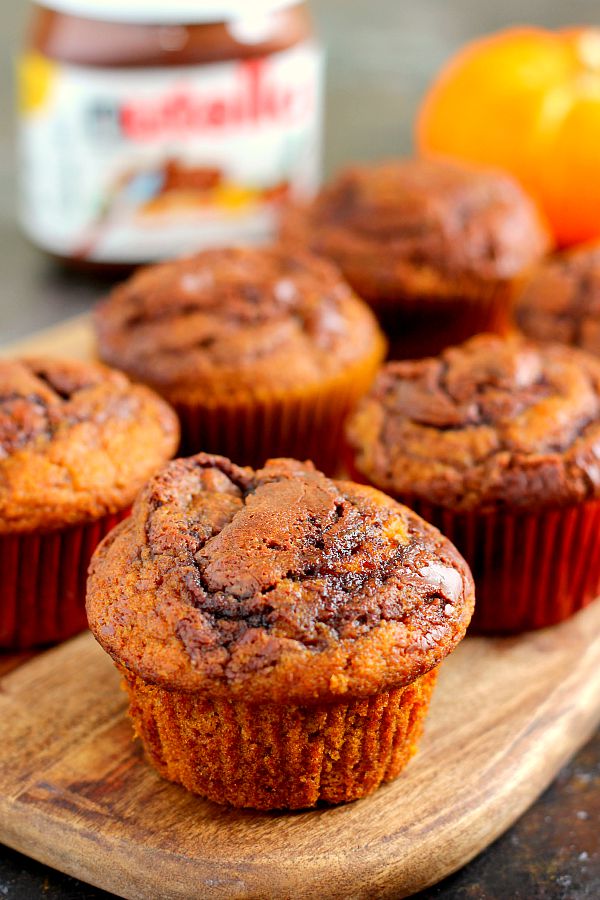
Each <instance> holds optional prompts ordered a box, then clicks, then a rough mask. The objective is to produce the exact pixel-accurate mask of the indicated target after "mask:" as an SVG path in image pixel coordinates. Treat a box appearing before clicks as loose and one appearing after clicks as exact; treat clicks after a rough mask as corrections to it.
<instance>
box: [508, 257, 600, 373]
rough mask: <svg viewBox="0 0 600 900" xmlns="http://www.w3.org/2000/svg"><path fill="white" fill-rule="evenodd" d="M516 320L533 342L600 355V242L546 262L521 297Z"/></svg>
mask: <svg viewBox="0 0 600 900" xmlns="http://www.w3.org/2000/svg"><path fill="white" fill-rule="evenodd" d="M515 317H516V321H517V325H518V326H519V328H520V329H521V330H522V331H523V332H524V333H525V334H526V335H527V336H528V337H530V338H532V339H534V340H537V341H554V342H559V343H562V344H571V345H574V346H577V347H581V348H582V349H583V350H587V351H588V352H590V353H594V354H595V355H596V356H600V243H599V242H596V243H592V244H585V245H583V246H581V247H575V248H574V249H572V250H569V251H566V252H564V253H560V254H557V255H556V256H553V257H551V258H549V259H548V260H547V261H546V262H544V263H543V264H542V265H541V266H540V267H539V268H538V269H537V270H536V272H535V274H534V276H533V278H532V279H531V281H530V282H529V283H528V285H527V287H526V288H525V290H524V292H523V294H522V295H521V297H520V298H519V301H518V303H517V307H516V311H515Z"/></svg>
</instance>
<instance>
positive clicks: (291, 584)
mask: <svg viewBox="0 0 600 900" xmlns="http://www.w3.org/2000/svg"><path fill="white" fill-rule="evenodd" d="M472 607H473V584H472V579H471V575H470V573H469V570H468V568H467V566H466V564H465V562H464V560H463V559H462V558H461V556H460V555H459V554H458V552H457V551H456V550H455V548H454V547H453V546H452V544H450V542H449V541H448V540H446V538H444V537H443V536H442V535H441V534H440V533H439V532H438V531H437V530H436V529H435V528H433V527H432V526H430V525H428V524H427V523H425V522H423V521H422V520H421V519H420V518H419V517H418V516H417V515H415V514H414V513H413V512H411V511H410V510H408V509H406V508H405V507H403V506H400V505H399V504H398V503H396V502H395V501H393V500H391V499H390V498H389V497H386V496H385V495H384V494H381V493H380V492H379V491H376V490H373V489H372V488H369V487H363V486H359V485H356V484H353V483H351V482H342V481H331V480H329V479H328V478H327V477H325V476H324V475H323V474H321V473H320V472H318V471H316V470H315V469H314V467H313V466H312V464H311V463H300V462H296V461H294V460H289V459H277V460H270V461H269V462H268V463H267V464H266V466H265V467H264V468H263V469H260V470H258V471H253V470H252V469H250V468H240V467H238V466H236V465H234V464H233V463H231V462H230V461H229V460H227V459H225V458H223V457H219V456H210V455H207V454H204V453H201V454H198V455H197V456H194V457H191V458H190V459H178V460H176V461H175V462H173V463H170V464H169V465H167V466H165V467H164V468H163V469H162V470H161V471H160V472H159V473H158V474H157V475H155V476H154V478H153V479H152V480H151V481H150V482H149V484H148V485H147V487H146V488H145V490H144V491H143V492H142V493H141V494H140V496H139V497H138V499H137V500H136V503H135V505H134V509H133V514H132V517H131V518H130V519H128V520H127V521H125V522H123V523H122V524H121V525H119V526H118V527H117V528H116V529H115V530H114V531H113V532H112V533H111V534H110V535H109V536H108V537H107V538H106V540H105V541H104V542H103V543H102V544H101V545H100V547H99V548H98V550H97V551H96V554H95V556H94V559H93V561H92V565H91V567H90V578H89V582H88V599H87V609H88V618H89V623H90V627H91V629H92V631H93V633H94V634H95V636H96V638H97V640H98V641H99V642H100V644H101V645H102V646H103V647H104V649H105V650H106V651H107V652H108V653H110V655H111V656H112V657H113V659H114V660H115V662H116V664H117V666H118V668H119V669H120V671H121V672H122V674H123V676H124V683H125V686H126V688H127V690H128V692H129V697H130V715H131V717H132V719H133V722H134V727H135V731H136V733H137V735H138V736H139V737H140V738H141V740H142V742H143V745H144V747H145V750H146V754H147V756H148V759H149V761H150V762H151V763H152V765H153V766H154V767H155V768H156V769H157V770H158V772H159V773H160V774H161V775H163V776H164V777H165V778H168V779H170V780H171V781H175V782H179V783H180V784H182V785H183V786H184V787H186V788H187V789H188V790H190V791H192V792H194V793H196V794H200V795H201V796H203V797H207V798H209V799H210V800H214V801H216V802H218V803H224V804H230V805H232V806H239V807H254V808H258V809H282V808H283V809H296V808H302V807H309V806H314V805H315V804H316V803H317V802H318V801H326V802H328V803H340V802H344V801H348V800H354V799H356V798H358V797H362V796H364V795H365V794H368V793H370V792H371V791H374V790H375V789H376V788H377V787H378V786H379V784H380V783H381V782H382V781H389V780H390V779H392V778H395V777H396V776H397V775H398V773H399V772H400V770H401V769H402V768H403V767H404V766H405V764H406V763H407V762H408V760H409V758H410V757H411V756H412V754H413V753H414V751H415V748H416V744H417V741H418V740H419V736H420V734H421V730H422V727H423V719H424V716H425V714H426V711H427V707H428V704H429V698H430V695H431V691H432V689H433V685H434V682H435V678H436V673H437V667H438V666H439V664H440V663H441V662H442V660H443V659H444V657H445V656H446V655H447V654H448V653H450V652H451V651H452V650H453V649H454V648H455V646H456V645H457V643H458V642H459V641H460V640H461V638H462V637H463V635H464V632H465V629H466V627H467V625H468V622H469V619H470V616H471V612H472Z"/></svg>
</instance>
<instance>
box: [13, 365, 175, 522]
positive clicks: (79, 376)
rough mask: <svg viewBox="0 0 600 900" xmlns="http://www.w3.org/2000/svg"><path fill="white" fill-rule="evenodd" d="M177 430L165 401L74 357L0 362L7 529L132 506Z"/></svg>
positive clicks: (170, 450) (87, 517)
mask: <svg viewBox="0 0 600 900" xmlns="http://www.w3.org/2000/svg"><path fill="white" fill-rule="evenodd" d="M178 436H179V431H178V426H177V420H176V417H175V414H174V413H173V412H172V410H171V409H170V408H169V407H168V406H167V404H166V403H164V401H162V400H161V399H160V398H158V397H157V396H155V395H154V394H153V393H152V392H151V391H150V390H148V389H147V388H144V387H140V386H134V385H132V384H130V382H129V381H128V379H127V378H126V377H125V376H124V375H122V374H121V373H118V372H113V371H111V370H109V369H106V368H105V367H104V366H100V365H95V364H92V363H83V362H78V361H75V360H69V361H66V360H56V359H51V358H32V359H24V360H16V359H3V360H0V534H11V533H15V532H28V531H34V530H36V531H37V530H40V531H45V530H51V529H53V528H58V527H63V526H67V525H73V524H76V523H82V522H85V521H88V520H91V519H95V518H98V517H100V516H104V515H106V514H107V513H113V512H117V511H120V510H123V509H125V508H126V507H127V506H129V504H130V503H131V502H132V501H133V498H134V497H135V494H136V493H137V491H138V490H139V488H140V487H141V486H142V484H143V483H144V481H145V480H146V479H147V478H148V476H149V475H150V474H151V473H152V472H153V471H154V470H155V469H156V468H157V467H158V466H159V465H160V464H161V463H163V462H164V461H165V459H168V458H169V456H171V455H172V453H173V452H174V451H175V449H176V447H177V441H178Z"/></svg>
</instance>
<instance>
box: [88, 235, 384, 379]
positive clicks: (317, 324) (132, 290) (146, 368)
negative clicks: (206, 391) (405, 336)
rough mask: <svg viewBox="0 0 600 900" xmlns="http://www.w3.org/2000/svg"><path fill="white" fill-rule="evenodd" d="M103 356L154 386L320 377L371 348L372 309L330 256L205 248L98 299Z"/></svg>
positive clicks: (140, 274)
mask: <svg viewBox="0 0 600 900" xmlns="http://www.w3.org/2000/svg"><path fill="white" fill-rule="evenodd" d="M95 321H96V330H97V334H98V343H99V349H100V354H101V356H102V358H103V359H104V360H105V361H106V362H108V363H111V364H113V365H115V366H117V367H118V368H120V369H123V370H124V371H126V372H129V373H130V374H132V375H133V376H135V377H136V378H139V379H140V380H143V381H146V382H148V383H150V384H154V385H156V386H157V387H162V388H164V387H176V386H177V385H182V386H185V387H190V386H192V387H194V388H195V389H198V390H202V389H203V387H205V386H206V385H210V387H211V389H212V390H219V391H222V392H225V393H226V392H227V391H229V390H230V389H236V390H239V389H242V388H243V387H244V386H245V387H247V388H248V389H254V388H260V386H261V385H263V386H265V387H266V388H269V389H270V390H271V391H272V390H273V385H274V384H278V385H280V386H281V387H286V386H289V387H294V386H297V385H298V384H304V383H307V382H309V383H311V382H318V381H319V380H321V379H322V378H323V377H326V376H328V375H333V374H336V373H337V372H339V371H340V370H343V368H344V366H345V365H347V364H348V363H352V362H354V361H355V360H357V359H360V358H361V357H362V356H363V355H364V353H365V352H366V353H369V352H371V350H372V347H373V342H374V340H375V341H376V340H378V338H377V337H376V335H377V327H376V325H375V322H374V320H373V318H372V315H371V313H370V312H369V311H368V310H367V309H366V308H365V307H364V306H363V305H362V304H361V303H360V301H359V300H357V299H356V298H355V297H354V295H353V294H352V292H351V291H350V289H349V288H348V286H347V285H346V284H345V282H344V281H342V279H341V278H340V276H339V275H338V273H337V272H336V270H335V269H334V268H333V267H332V266H330V265H329V264H328V263H326V262H324V261H323V260H319V259H317V258H315V257H312V256H310V255H308V254H305V253H296V252H293V253H291V252H287V251H284V250H282V249H281V248H274V247H272V248H257V249H236V248H226V249H215V250H206V251H204V252H202V253H198V254H197V255H196V256H193V257H190V258H188V259H184V260H177V261H175V262H169V263H165V264H162V265H159V266H151V267H148V268H146V269H144V270H142V271H141V272H138V273H137V274H136V275H134V276H133V278H131V279H130V280H129V281H128V282H126V283H125V284H124V285H121V286H120V287H118V288H117V289H116V290H115V291H114V292H113V294H112V295H111V297H110V298H109V299H108V300H107V301H105V302H104V303H103V304H101V306H100V307H99V308H98V310H97V313H96V319H95Z"/></svg>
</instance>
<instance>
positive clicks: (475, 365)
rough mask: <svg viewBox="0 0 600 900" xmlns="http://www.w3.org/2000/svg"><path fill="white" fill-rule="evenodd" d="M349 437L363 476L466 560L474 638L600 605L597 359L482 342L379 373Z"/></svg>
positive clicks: (554, 347)
mask: <svg viewBox="0 0 600 900" xmlns="http://www.w3.org/2000/svg"><path fill="white" fill-rule="evenodd" d="M347 438H348V442H349V446H350V452H351V457H352V458H351V466H352V470H353V472H354V474H355V476H357V477H359V478H360V479H361V480H366V481H368V482H369V483H370V484H373V485H374V486H376V487H378V488H380V489H381V490H385V491H387V492H388V493H390V494H392V495H393V496H395V497H397V498H399V499H401V500H402V501H403V502H405V503H408V505H409V506H412V507H413V508H415V509H417V510H418V511H419V512H420V514H421V515H423V516H424V517H425V518H427V519H429V520H430V521H433V522H434V523H435V524H436V525H438V527H439V528H441V529H442V531H443V532H444V533H445V534H447V535H448V536H449V537H450V538H451V539H452V540H453V541H454V542H455V543H456V545H457V547H458V548H459V549H460V550H461V552H462V553H464V555H465V557H466V559H467V561H468V562H469V564H470V565H471V568H472V569H473V573H474V576H475V581H476V584H477V609H476V612H475V617H474V626H476V627H477V628H478V629H479V630H483V631H490V632H494V631H500V632H515V631H522V630H526V629H528V628H536V627H541V626H543V625H549V624H553V623H555V622H558V621H561V620H562V619H564V618H566V617H567V616H568V615H570V614H571V613H573V612H575V611H576V610H577V609H580V608H581V607H582V606H584V605H585V604H586V603H588V602H590V600H592V599H594V598H595V597H596V596H597V595H598V593H599V592H600V361H599V360H597V359H595V358H594V357H592V356H590V355H588V354H586V353H583V352H582V351H579V350H576V349H572V348H570V347H565V346H561V345H558V344H548V345H539V346H538V345H535V344H532V343H530V342H528V341H526V340H524V339H523V338H521V337H516V336H514V337H511V338H501V337H498V336H494V335H479V336H478V337H475V338H471V339H470V340H469V341H467V342H466V343H464V344H462V345H460V346H458V347H452V348H449V349H448V350H446V351H444V352H443V353H442V354H441V355H440V356H439V357H433V358H430V359H423V360H417V361H411V362H408V361H405V362H395V363H389V364H388V365H387V366H385V367H384V368H383V369H382V371H381V373H380V375H379V376H378V378H377V380H376V382H375V383H374V385H373V387H372V389H371V391H370V393H369V394H368V395H367V397H366V398H364V400H363V401H362V402H361V404H360V406H359V408H358V409H357V410H356V413H355V414H354V416H353V417H352V419H351V420H350V421H349V423H348V428H347Z"/></svg>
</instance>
